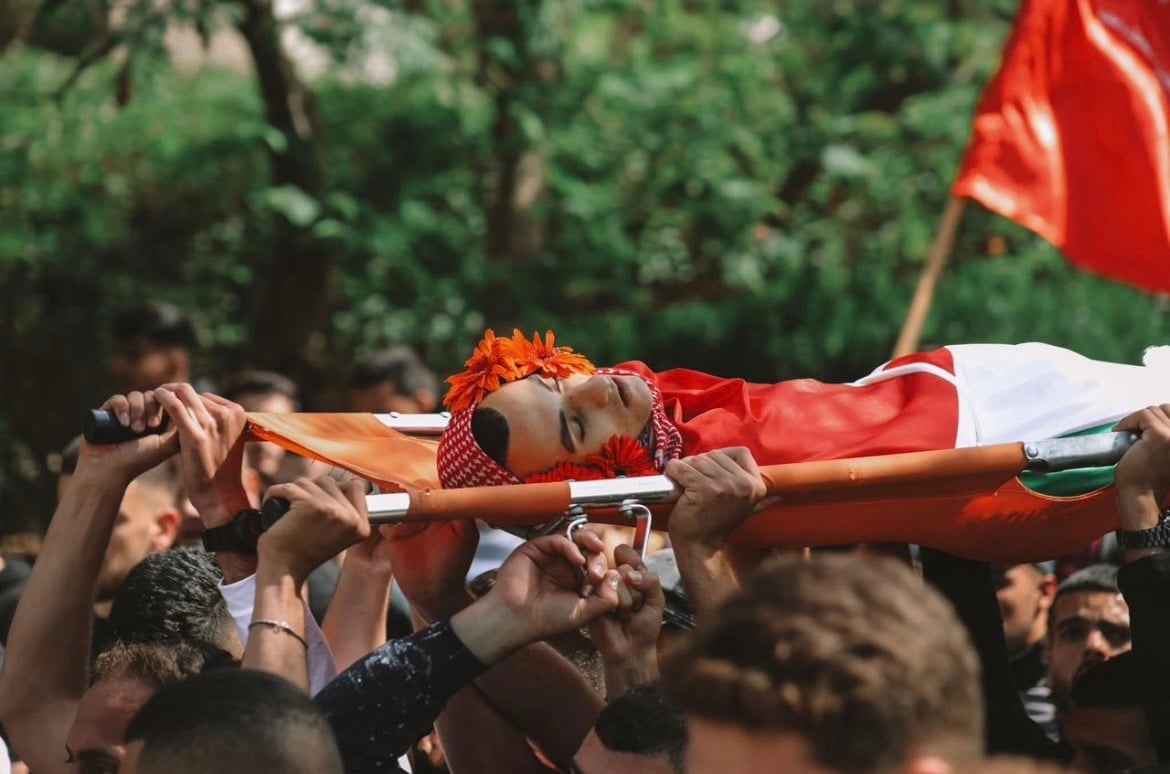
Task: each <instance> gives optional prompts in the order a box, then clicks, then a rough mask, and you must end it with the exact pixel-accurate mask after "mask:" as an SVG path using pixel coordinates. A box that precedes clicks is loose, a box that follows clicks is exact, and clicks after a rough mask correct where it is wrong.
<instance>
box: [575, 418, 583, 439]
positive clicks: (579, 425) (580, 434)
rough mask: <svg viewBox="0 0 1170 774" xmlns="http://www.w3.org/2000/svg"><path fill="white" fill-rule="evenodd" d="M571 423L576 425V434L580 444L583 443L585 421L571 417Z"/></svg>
mask: <svg viewBox="0 0 1170 774" xmlns="http://www.w3.org/2000/svg"><path fill="white" fill-rule="evenodd" d="M573 421H574V422H576V423H577V434H578V437H580V439H581V442H582V443H584V442H585V420H584V419H582V418H581V417H573Z"/></svg>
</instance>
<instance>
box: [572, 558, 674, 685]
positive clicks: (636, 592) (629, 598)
mask: <svg viewBox="0 0 1170 774" xmlns="http://www.w3.org/2000/svg"><path fill="white" fill-rule="evenodd" d="M614 558H615V559H616V560H617V562H618V568H617V572H618V575H619V576H620V578H621V581H622V586H621V587H619V592H620V591H621V589H622V588H624V589H627V590H628V591H627V592H626V593H619V599H620V603H619V605H618V607H617V608H616V609H615V610H614V611H613V612H611V613H608V614H606V615H602V616H598V617H597V618H595V619H593V621H592V622H591V623H590V624H589V637H590V639H592V640H593V642H594V643H595V644H596V645H597V650H598V651H599V652H600V653H601V658H602V661H603V662H604V664H605V684H606V694H607V695H608V696H611V697H613V696H620V695H621V694H623V693H625V692H626V691H627V690H629V689H630V688H632V687H633V686H635V685H642V684H644V683H648V682H652V681H653V680H655V679H657V678H658V633H659V632H660V631H661V630H662V617H663V613H664V612H665V610H666V595H665V594H664V593H663V591H662V584H661V583H660V582H659V580H658V576H657V575H655V574H654V573H652V572H649V571H648V570H647V569H646V565H645V563H643V562H642V558H641V557H640V556H638V552H637V551H635V550H634V549H633V548H631V547H630V546H626V545H622V546H618V547H617V549H616V550H615V551H614Z"/></svg>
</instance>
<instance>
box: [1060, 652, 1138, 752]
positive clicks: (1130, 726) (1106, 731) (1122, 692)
mask: <svg viewBox="0 0 1170 774" xmlns="http://www.w3.org/2000/svg"><path fill="white" fill-rule="evenodd" d="M1147 679H1148V677H1147V676H1143V675H1142V674H1141V673H1140V672H1139V670H1138V668H1137V662H1136V659H1134V657H1133V653H1132V652H1128V653H1122V654H1121V655H1119V656H1116V657H1115V658H1111V659H1109V660H1108V661H1099V662H1094V663H1090V664H1089V665H1087V666H1086V668H1085V669H1084V670H1082V671H1081V673H1080V674H1078V675H1077V678H1076V680H1075V681H1074V682H1073V687H1072V695H1071V699H1072V705H1071V706H1070V708H1069V710H1068V713H1067V715H1066V717H1065V720H1064V729H1063V731H1064V733H1063V737H1064V741H1065V742H1066V743H1067V744H1068V745H1069V746H1070V747H1072V748H1073V750H1074V751H1075V753H1076V758H1075V759H1074V760H1073V768H1075V769H1076V770H1077V771H1082V772H1085V774H1109V773H1110V772H1117V771H1124V770H1127V769H1133V768H1137V767H1139V766H1152V765H1154V764H1155V763H1157V762H1158V753H1157V751H1156V750H1155V749H1154V742H1153V740H1152V739H1151V738H1150V727H1149V725H1148V723H1147V721H1146V715H1145V712H1144V711H1143V709H1142V692H1141V687H1142V684H1143V682H1144V681H1145V680H1147Z"/></svg>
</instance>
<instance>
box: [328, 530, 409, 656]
mask: <svg viewBox="0 0 1170 774" xmlns="http://www.w3.org/2000/svg"><path fill="white" fill-rule="evenodd" d="M388 546H389V543H388V541H387V540H386V539H385V538H384V537H383V536H382V533H381V532H378V531H375V532H374V533H373V534H371V535H370V537H368V538H366V539H365V540H364V541H362V542H361V543H358V544H357V545H355V546H354V547H353V548H351V549H349V551H347V552H346V555H345V564H343V565H342V567H341V576H340V577H339V578H338V581H337V589H336V590H335V591H334V592H333V599H332V600H331V601H330V603H329V611H328V612H327V613H326V614H325V621H324V622H323V623H322V624H321V630H322V632H324V634H325V639H326V640H327V641H328V642H329V648H330V649H331V650H332V651H333V658H334V659H335V660H336V662H337V667H338V669H345V668H346V667H348V666H349V665H351V664H353V663H354V662H356V661H357V660H358V659H360V658H362V657H363V656H365V655H366V654H367V653H369V652H371V651H373V650H376V649H377V648H378V647H379V646H380V645H382V643H384V642H386V611H387V609H388V608H389V606H390V583H391V581H392V580H393V574H392V572H391V568H390V556H389V550H388Z"/></svg>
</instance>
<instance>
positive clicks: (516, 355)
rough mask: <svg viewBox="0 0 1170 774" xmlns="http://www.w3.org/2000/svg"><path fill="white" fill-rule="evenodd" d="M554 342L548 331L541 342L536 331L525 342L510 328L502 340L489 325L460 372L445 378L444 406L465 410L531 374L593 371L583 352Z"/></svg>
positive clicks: (568, 374) (524, 339)
mask: <svg viewBox="0 0 1170 774" xmlns="http://www.w3.org/2000/svg"><path fill="white" fill-rule="evenodd" d="M555 341H556V339H555V337H554V336H553V332H552V331H548V332H546V333H545V337H544V340H543V341H542V340H541V338H540V334H539V333H535V334H533V336H532V341H529V340H528V339H526V338H525V337H524V334H523V333H521V332H520V331H519V330H518V329H517V330H513V331H512V337H511V338H507V339H503V338H497V337H496V334H495V331H493V330H491V329H490V328H489V329H488V330H487V331H485V332H484V335H483V340H482V341H480V342H479V344H478V345H476V348H475V350H474V351H473V352H472V353H471V357H469V358H468V359H467V361H466V362H465V363H464V364H463V367H464V371H463V373H461V374H455V375H454V376H451V377H448V379H447V383H448V384H450V385H451V388H450V389H448V390H447V395H446V397H444V398H443V403H444V405H446V406H447V409H448V410H449V411H463V410H464V409H469V408H471V407H473V406H475V405H476V404H477V403H479V402H480V401H481V400H483V397H484V396H485V395H487V394H488V393H490V392H495V391H496V390H498V389H500V387H502V386H503V385H505V384H507V383H509V382H514V381H516V380H517V379H523V378H525V377H527V376H531V375H532V374H540V375H541V376H547V377H551V378H555V379H563V378H565V377H567V376H572V375H573V374H590V373H593V364H592V363H590V362H589V361H588V360H587V359H585V357H584V356H583V355H578V354H576V353H575V352H573V348H572V347H557V346H554V343H555Z"/></svg>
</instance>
